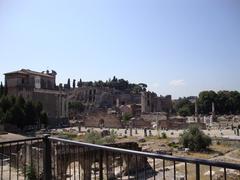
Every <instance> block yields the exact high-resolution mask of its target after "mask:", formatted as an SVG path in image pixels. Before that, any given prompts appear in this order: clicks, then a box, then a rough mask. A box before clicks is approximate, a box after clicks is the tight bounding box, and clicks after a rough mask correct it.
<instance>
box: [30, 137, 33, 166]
mask: <svg viewBox="0 0 240 180" xmlns="http://www.w3.org/2000/svg"><path fill="white" fill-rule="evenodd" d="M30 143H31V146H30V148H31V149H30V165H31V167H32V165H33V164H32V151H33V148H32V140H31V141H30Z"/></svg>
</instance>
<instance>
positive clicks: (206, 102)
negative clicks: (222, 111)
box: [198, 91, 218, 114]
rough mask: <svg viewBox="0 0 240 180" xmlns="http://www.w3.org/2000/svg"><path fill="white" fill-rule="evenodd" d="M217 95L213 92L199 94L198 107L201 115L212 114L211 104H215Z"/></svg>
mask: <svg viewBox="0 0 240 180" xmlns="http://www.w3.org/2000/svg"><path fill="white" fill-rule="evenodd" d="M217 96H218V95H217V94H216V93H215V92H214V91H203V92H201V93H200V94H199V98H198V107H199V111H200V112H201V113H202V114H209V113H210V112H212V103H213V102H214V103H216V102H217Z"/></svg>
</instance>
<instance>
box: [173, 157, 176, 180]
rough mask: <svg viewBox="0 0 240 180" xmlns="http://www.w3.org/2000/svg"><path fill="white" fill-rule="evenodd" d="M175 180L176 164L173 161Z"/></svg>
mask: <svg viewBox="0 0 240 180" xmlns="http://www.w3.org/2000/svg"><path fill="white" fill-rule="evenodd" d="M173 171H174V172H173V173H174V180H176V162H175V161H173Z"/></svg>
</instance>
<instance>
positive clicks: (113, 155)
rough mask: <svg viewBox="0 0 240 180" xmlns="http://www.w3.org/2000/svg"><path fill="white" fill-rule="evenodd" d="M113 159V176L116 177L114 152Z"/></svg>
mask: <svg viewBox="0 0 240 180" xmlns="http://www.w3.org/2000/svg"><path fill="white" fill-rule="evenodd" d="M112 158H113V161H112V174H113V175H114V177H115V154H114V152H112Z"/></svg>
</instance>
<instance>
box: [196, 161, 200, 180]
mask: <svg viewBox="0 0 240 180" xmlns="http://www.w3.org/2000/svg"><path fill="white" fill-rule="evenodd" d="M196 180H200V165H199V163H196Z"/></svg>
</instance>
